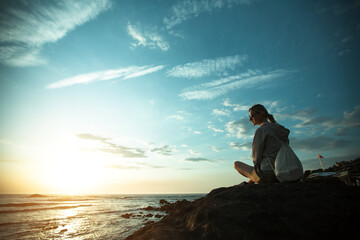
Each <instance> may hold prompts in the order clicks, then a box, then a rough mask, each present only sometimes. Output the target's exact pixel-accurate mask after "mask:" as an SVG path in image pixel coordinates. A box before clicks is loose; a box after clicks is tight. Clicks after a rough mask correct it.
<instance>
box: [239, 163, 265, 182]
mask: <svg viewBox="0 0 360 240" xmlns="http://www.w3.org/2000/svg"><path fill="white" fill-rule="evenodd" d="M234 168H235V169H236V171H238V172H239V173H240V174H241V175H243V176H244V177H247V178H249V179H250V181H253V182H256V183H258V182H259V181H260V178H259V176H258V175H257V174H256V172H255V169H254V168H253V167H252V166H250V165H247V164H246V163H243V162H239V161H236V162H234Z"/></svg>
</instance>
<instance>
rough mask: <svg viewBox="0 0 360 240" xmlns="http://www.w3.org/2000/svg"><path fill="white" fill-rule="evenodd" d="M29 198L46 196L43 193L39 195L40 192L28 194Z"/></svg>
mask: <svg viewBox="0 0 360 240" xmlns="http://www.w3.org/2000/svg"><path fill="white" fill-rule="evenodd" d="M28 197H29V198H42V197H47V196H45V195H41V194H32V195H30V196H28Z"/></svg>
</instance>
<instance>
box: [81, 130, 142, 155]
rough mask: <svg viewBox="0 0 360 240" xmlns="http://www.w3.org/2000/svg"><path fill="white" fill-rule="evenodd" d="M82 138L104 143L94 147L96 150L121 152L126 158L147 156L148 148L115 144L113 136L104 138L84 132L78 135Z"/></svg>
mask: <svg viewBox="0 0 360 240" xmlns="http://www.w3.org/2000/svg"><path fill="white" fill-rule="evenodd" d="M76 136H77V137H78V138H80V139H84V140H91V141H98V142H101V143H102V145H103V146H102V147H99V148H96V149H94V150H95V151H100V152H105V153H111V154H120V155H122V156H123V157H124V158H146V157H147V156H146V155H145V152H146V150H145V149H142V148H131V147H126V146H123V145H119V144H115V143H113V142H111V141H110V140H111V138H104V137H100V136H97V135H93V134H89V133H82V134H78V135H76Z"/></svg>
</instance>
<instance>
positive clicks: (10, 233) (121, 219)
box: [0, 194, 205, 240]
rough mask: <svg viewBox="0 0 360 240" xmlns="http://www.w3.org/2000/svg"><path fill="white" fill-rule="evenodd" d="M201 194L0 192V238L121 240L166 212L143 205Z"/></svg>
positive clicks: (193, 197) (196, 197)
mask: <svg viewBox="0 0 360 240" xmlns="http://www.w3.org/2000/svg"><path fill="white" fill-rule="evenodd" d="M203 196H205V194H136V195H135V194H133V195H125V194H122V195H80V196H65V195H48V196H38V197H30V195H0V239H6V240H8V239H124V238H126V237H127V236H129V235H131V234H132V233H133V232H135V231H136V230H138V229H140V228H141V227H143V226H145V224H146V223H147V222H151V221H153V222H156V221H159V220H160V219H161V218H162V217H163V216H164V215H165V213H164V212H159V211H147V210H143V209H142V208H146V207H147V206H152V207H159V206H160V200H161V199H165V200H167V201H168V202H170V203H173V202H176V201H178V200H183V199H186V200H189V201H193V200H195V199H198V198H201V197H203ZM126 214H127V215H126ZM126 216H127V217H128V218H126ZM129 216H130V217H129Z"/></svg>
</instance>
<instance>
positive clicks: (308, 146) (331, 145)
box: [290, 136, 350, 154]
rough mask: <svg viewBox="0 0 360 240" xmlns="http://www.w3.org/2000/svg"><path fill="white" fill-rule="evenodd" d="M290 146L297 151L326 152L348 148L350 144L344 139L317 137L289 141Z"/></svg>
mask: <svg viewBox="0 0 360 240" xmlns="http://www.w3.org/2000/svg"><path fill="white" fill-rule="evenodd" d="M290 145H291V147H293V148H294V149H298V150H305V151H315V150H316V151H326V150H334V149H339V148H344V147H348V146H350V142H349V141H347V140H344V139H336V138H331V137H325V136H318V137H309V138H303V139H290ZM314 154H315V153H314Z"/></svg>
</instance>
